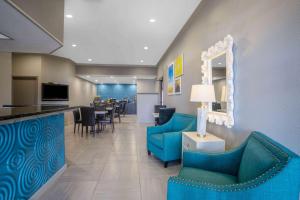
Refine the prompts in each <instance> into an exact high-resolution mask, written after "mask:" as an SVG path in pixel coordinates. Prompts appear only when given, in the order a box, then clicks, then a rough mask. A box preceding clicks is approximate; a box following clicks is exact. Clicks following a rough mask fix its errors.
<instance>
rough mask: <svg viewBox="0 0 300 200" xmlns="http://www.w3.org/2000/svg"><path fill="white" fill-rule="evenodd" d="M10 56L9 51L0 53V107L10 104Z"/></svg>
mask: <svg viewBox="0 0 300 200" xmlns="http://www.w3.org/2000/svg"><path fill="white" fill-rule="evenodd" d="M11 87H12V56H11V53H0V107H1V106H2V105H4V104H11V98H12V94H11Z"/></svg>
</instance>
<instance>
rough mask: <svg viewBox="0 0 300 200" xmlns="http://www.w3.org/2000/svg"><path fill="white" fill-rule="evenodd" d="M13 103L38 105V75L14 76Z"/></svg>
mask: <svg viewBox="0 0 300 200" xmlns="http://www.w3.org/2000/svg"><path fill="white" fill-rule="evenodd" d="M12 89H13V91H12V102H13V105H18V106H20V105H24V106H25V105H26V106H27V105H37V100H38V79H37V77H21V76H17V77H16V76H15V77H13V82H12Z"/></svg>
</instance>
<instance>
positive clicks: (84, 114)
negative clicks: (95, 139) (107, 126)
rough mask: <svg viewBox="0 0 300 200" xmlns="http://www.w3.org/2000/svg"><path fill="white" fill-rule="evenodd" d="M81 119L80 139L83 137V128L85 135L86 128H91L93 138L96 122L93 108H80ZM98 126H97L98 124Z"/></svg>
mask: <svg viewBox="0 0 300 200" xmlns="http://www.w3.org/2000/svg"><path fill="white" fill-rule="evenodd" d="M80 110H81V118H82V126H81V137H83V127H85V132H86V134H87V133H88V128H89V127H91V129H92V130H91V133H93V134H94V136H95V132H96V131H95V127H96V124H97V120H96V117H95V108H94V107H81V108H80ZM98 126H99V124H98Z"/></svg>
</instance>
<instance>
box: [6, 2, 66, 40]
mask: <svg viewBox="0 0 300 200" xmlns="http://www.w3.org/2000/svg"><path fill="white" fill-rule="evenodd" d="M7 1H8V2H9V3H12V4H13V5H16V6H17V7H18V9H21V10H22V11H23V12H25V13H26V14H27V15H29V16H30V17H31V18H33V19H34V20H35V21H36V22H38V23H39V24H40V25H42V26H43V27H44V28H45V29H46V30H47V31H48V32H50V33H51V34H52V35H53V36H55V37H56V38H57V39H58V40H59V41H60V42H63V39H64V38H63V37H64V36H63V33H64V4H65V1H64V0H50V1H49V0H26V1H24V0H7Z"/></svg>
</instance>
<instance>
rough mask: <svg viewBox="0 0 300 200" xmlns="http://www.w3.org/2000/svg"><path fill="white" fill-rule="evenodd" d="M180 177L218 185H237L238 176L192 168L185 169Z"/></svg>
mask: <svg viewBox="0 0 300 200" xmlns="http://www.w3.org/2000/svg"><path fill="white" fill-rule="evenodd" d="M179 177H181V178H185V179H191V180H195V181H199V182H205V183H210V184H216V185H226V184H234V183H237V177H236V176H232V175H229V174H223V173H218V172H212V171H207V170H203V169H198V168H191V167H183V168H182V169H181V170H180V172H179Z"/></svg>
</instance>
